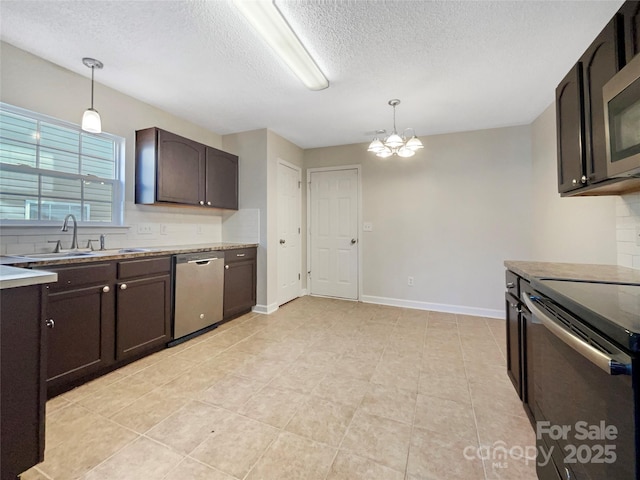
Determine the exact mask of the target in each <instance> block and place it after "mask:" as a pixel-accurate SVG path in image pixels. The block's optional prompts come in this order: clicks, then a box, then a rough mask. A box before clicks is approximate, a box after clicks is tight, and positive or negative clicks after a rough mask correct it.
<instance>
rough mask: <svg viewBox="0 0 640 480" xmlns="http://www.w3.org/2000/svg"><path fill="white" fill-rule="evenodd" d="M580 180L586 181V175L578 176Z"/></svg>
mask: <svg viewBox="0 0 640 480" xmlns="http://www.w3.org/2000/svg"><path fill="white" fill-rule="evenodd" d="M580 181H581V182H582V183H587V176H586V175H582V177H581V178H580Z"/></svg>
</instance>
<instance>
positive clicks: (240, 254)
mask: <svg viewBox="0 0 640 480" xmlns="http://www.w3.org/2000/svg"><path fill="white" fill-rule="evenodd" d="M245 255H246V254H245V253H236V257H244V256H245Z"/></svg>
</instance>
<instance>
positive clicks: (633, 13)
mask: <svg viewBox="0 0 640 480" xmlns="http://www.w3.org/2000/svg"><path fill="white" fill-rule="evenodd" d="M618 13H619V14H620V15H622V19H623V22H624V50H625V56H626V62H625V63H629V62H630V61H631V59H632V58H633V57H635V56H636V55H638V54H640V2H639V1H627V2H624V4H623V5H622V7H620V10H618Z"/></svg>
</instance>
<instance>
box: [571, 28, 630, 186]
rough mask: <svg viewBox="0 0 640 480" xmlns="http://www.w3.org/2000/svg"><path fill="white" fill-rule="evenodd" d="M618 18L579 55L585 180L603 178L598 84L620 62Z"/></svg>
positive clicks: (601, 105)
mask: <svg viewBox="0 0 640 480" xmlns="http://www.w3.org/2000/svg"><path fill="white" fill-rule="evenodd" d="M621 20H622V18H621V17H620V16H618V15H616V16H614V17H613V19H612V20H611V21H610V22H609V23H608V24H607V26H606V27H605V28H604V30H602V32H601V33H600V35H598V37H597V38H596V39H595V40H594V41H593V42H592V43H591V45H590V46H589V48H588V49H587V51H586V52H585V53H584V55H583V56H582V57H581V58H580V63H582V66H583V82H584V122H585V126H586V129H585V146H586V152H585V158H586V166H587V170H586V175H587V177H588V182H589V183H593V182H599V181H602V180H605V179H606V178H607V145H606V140H605V131H604V130H605V128H604V103H603V97H602V87H604V85H605V83H607V82H608V81H609V80H611V78H612V77H613V76H614V75H615V74H616V73H617V72H618V70H620V68H621V66H622V64H623V62H624V58H623V54H622V50H623V49H622V48H621V46H622V43H623V39H622V21H621Z"/></svg>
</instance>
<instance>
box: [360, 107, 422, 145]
mask: <svg viewBox="0 0 640 480" xmlns="http://www.w3.org/2000/svg"><path fill="white" fill-rule="evenodd" d="M389 105H391V106H392V107H393V132H391V135H389V136H388V137H386V138H384V140H380V138H379V135H383V136H384V134H385V133H386V132H385V130H378V131H377V132H376V136H375V137H374V139H373V141H372V142H371V143H370V144H369V148H368V149H367V151H368V152H373V153H375V154H376V156H378V157H380V158H389V157H390V156H392V155H397V156H399V157H402V158H409V157H413V156H414V155H415V154H416V151H418V150H420V149H421V148H424V145H423V144H422V142H421V141H420V139H419V138H418V137H416V134H415V131H413V128H406V129H405V130H404V132H403V133H402V135H399V134H398V132H397V130H396V106H398V105H400V100H398V99H393V100H389ZM407 130H411V131H413V135H412V136H411V137H410V138H409V139H408V140H407V136H406V135H405V133H406V131H407Z"/></svg>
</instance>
